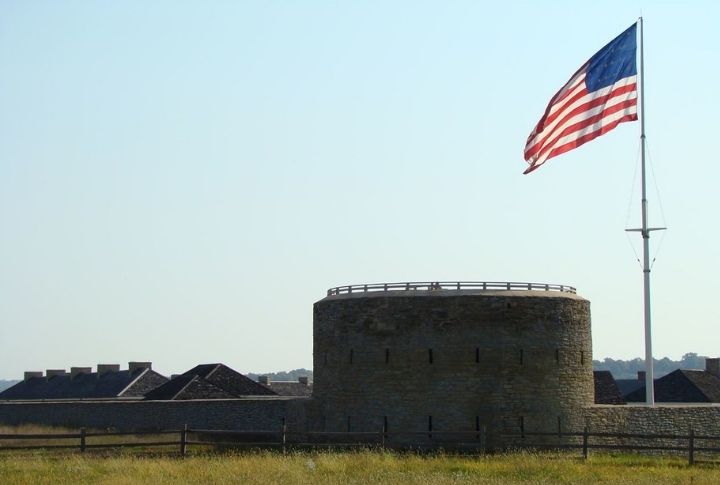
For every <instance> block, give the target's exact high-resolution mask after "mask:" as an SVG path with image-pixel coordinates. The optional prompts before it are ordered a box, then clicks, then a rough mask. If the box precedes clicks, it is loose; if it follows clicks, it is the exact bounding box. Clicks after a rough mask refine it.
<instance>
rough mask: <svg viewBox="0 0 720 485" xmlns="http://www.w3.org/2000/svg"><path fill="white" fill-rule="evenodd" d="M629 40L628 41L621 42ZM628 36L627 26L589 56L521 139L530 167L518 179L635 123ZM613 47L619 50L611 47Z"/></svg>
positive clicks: (634, 76) (634, 74)
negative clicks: (525, 140)
mask: <svg viewBox="0 0 720 485" xmlns="http://www.w3.org/2000/svg"><path fill="white" fill-rule="evenodd" d="M631 29H632V31H631ZM629 34H632V39H629V38H628V39H625V40H623V39H622V38H623V36H626V37H629ZM634 36H635V30H634V26H633V27H631V28H630V29H628V30H627V31H626V32H624V33H623V34H621V35H620V36H619V37H618V38H616V39H615V40H613V41H612V42H611V43H610V44H608V45H607V46H605V47H604V48H603V49H602V50H601V51H599V52H598V53H597V54H595V56H593V57H592V58H591V59H590V60H589V61H588V62H586V63H585V64H584V65H583V66H582V67H581V68H580V69H579V70H578V71H577V72H576V73H575V74H574V75H573V76H572V78H570V80H569V81H568V82H567V83H566V84H565V85H564V86H563V87H562V88H561V89H560V91H558V92H557V93H556V94H555V96H553V97H552V99H551V100H550V103H549V104H548V106H547V108H546V110H545V113H544V115H543V117H542V118H540V121H539V122H538V123H537V125H536V126H535V129H534V130H533V131H532V133H530V136H529V137H528V139H527V143H526V145H525V160H526V161H527V162H528V163H529V164H530V166H529V167H528V168H527V170H525V172H524V173H530V172H532V171H533V170H536V169H537V168H538V167H540V166H541V165H542V164H543V163H545V162H546V161H547V160H548V159H550V158H552V157H556V156H558V155H561V154H563V153H565V152H567V151H570V150H572V149H573V148H577V147H579V146H580V145H582V144H584V143H587V142H589V141H590V140H592V139H594V138H597V137H598V136H600V135H603V134H605V133H607V132H608V131H610V130H612V129H613V128H615V127H616V126H617V125H618V124H620V123H622V122H625V121H635V120H637V119H638V115H637V95H638V93H637V71H636V69H635V59H634V56H635V38H634ZM619 41H620V42H625V44H624V45H619V44H618V45H616V46H613V43H618V42H619ZM630 43H631V44H632V45H630ZM630 48H631V49H632V51H630ZM630 59H631V60H630ZM628 74H629V75H628Z"/></svg>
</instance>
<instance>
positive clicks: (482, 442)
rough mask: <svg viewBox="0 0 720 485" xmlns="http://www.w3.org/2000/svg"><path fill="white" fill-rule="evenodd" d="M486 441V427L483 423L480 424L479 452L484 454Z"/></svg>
mask: <svg viewBox="0 0 720 485" xmlns="http://www.w3.org/2000/svg"><path fill="white" fill-rule="evenodd" d="M486 443H487V427H486V426H485V425H484V424H483V425H482V426H480V453H481V454H483V455H484V454H485V446H486Z"/></svg>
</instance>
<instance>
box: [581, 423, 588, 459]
mask: <svg viewBox="0 0 720 485" xmlns="http://www.w3.org/2000/svg"><path fill="white" fill-rule="evenodd" d="M582 452H583V458H584V459H586V460H587V457H588V427H587V426H585V428H584V429H583V443H582Z"/></svg>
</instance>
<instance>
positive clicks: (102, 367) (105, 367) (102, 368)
mask: <svg viewBox="0 0 720 485" xmlns="http://www.w3.org/2000/svg"><path fill="white" fill-rule="evenodd" d="M119 370H120V364H98V365H97V373H98V376H101V375H103V374H107V373H108V372H118V371H119Z"/></svg>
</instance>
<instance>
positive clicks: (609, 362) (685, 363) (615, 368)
mask: <svg viewBox="0 0 720 485" xmlns="http://www.w3.org/2000/svg"><path fill="white" fill-rule="evenodd" d="M704 368H705V356H704V355H698V354H696V353H694V352H688V353H687V354H685V355H683V356H682V357H681V358H680V360H670V359H668V358H667V357H664V358H662V359H653V372H654V374H655V377H656V378H657V377H662V376H664V375H665V374H669V373H670V372H672V371H674V370H675V369H704ZM593 369H594V370H609V371H610V372H611V373H612V375H613V377H614V378H615V379H635V378H636V377H637V373H638V371H641V370H645V359H640V358H635V359H632V360H615V359H611V358H610V357H606V358H605V359H604V360H601V361H600V360H593Z"/></svg>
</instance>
